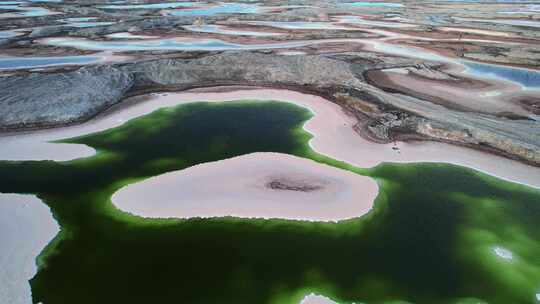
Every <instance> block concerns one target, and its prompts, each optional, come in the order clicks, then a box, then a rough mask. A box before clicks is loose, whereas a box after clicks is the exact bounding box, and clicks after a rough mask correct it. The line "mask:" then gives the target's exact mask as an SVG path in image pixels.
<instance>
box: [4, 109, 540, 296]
mask: <svg viewBox="0 0 540 304" xmlns="http://www.w3.org/2000/svg"><path fill="white" fill-rule="evenodd" d="M310 117H311V113H310V112H309V111H308V110H306V109H304V108H300V107H297V106H294V105H291V104H288V103H280V102H248V101H242V102H227V103H194V104H186V105H181V106H178V107H174V108H167V109H162V110H159V111H156V112H154V113H152V114H149V115H147V116H143V117H141V118H138V119H134V120H132V121H130V122H128V123H126V124H124V125H123V126H120V127H117V128H114V129H111V130H107V131H104V132H101V133H97V134H91V135H88V136H83V137H80V138H75V139H70V140H66V141H67V142H73V143H84V144H87V145H89V146H92V147H94V148H96V150H98V151H99V153H98V154H97V155H96V156H94V157H89V158H84V159H79V160H75V161H70V162H53V161H33V162H0V192H10V193H32V194H37V195H38V196H39V198H40V199H42V200H43V201H44V202H45V203H46V204H47V205H49V206H50V208H51V210H52V212H53V214H54V216H55V218H56V220H57V221H58V223H59V224H60V225H61V227H62V231H61V233H60V234H59V235H58V236H57V237H56V239H55V240H54V241H53V242H52V243H50V244H49V246H48V247H47V248H46V249H45V250H44V252H43V253H42V254H41V256H40V257H39V261H38V262H39V271H38V274H37V275H36V277H35V278H34V279H32V280H31V287H32V296H33V300H34V302H35V303H38V302H43V303H47V304H57V303H69V304H73V303H78V304H83V303H89V304H90V303H92V304H95V303H131V304H133V303H205V304H206V303H234V304H240V303H250V304H253V303H260V304H274V303H299V302H300V300H301V299H302V298H303V297H304V295H306V294H307V293H310V292H316V293H319V294H322V295H324V296H328V297H330V298H332V299H334V300H336V301H338V302H339V303H352V302H356V303H398V301H406V302H408V303H484V302H486V303H492V304H497V303H501V304H508V303H513V304H520V303H537V302H536V301H537V300H536V294H538V293H540V241H539V240H540V225H539V219H540V191H537V190H534V189H531V188H528V187H525V186H521V185H517V184H513V183H508V182H505V181H502V180H499V179H496V178H493V177H490V176H487V175H484V174H481V173H478V172H476V171H473V170H470V169H466V168H461V167H457V166H452V165H446V164H407V165H405V164H383V165H380V166H378V167H376V168H373V169H360V168H355V167H352V166H349V165H347V164H345V163H342V162H338V161H335V160H332V159H330V158H327V157H324V156H321V155H319V154H317V153H315V152H313V151H312V150H311V149H310V148H309V146H308V144H307V142H308V140H309V139H310V138H311V136H310V135H309V134H308V133H306V132H305V131H304V130H303V129H302V125H303V124H304V122H305V121H306V120H308V119H309V118H310ZM251 152H281V153H288V154H294V155H297V156H301V157H306V158H311V159H314V160H316V161H319V162H322V163H327V164H330V165H333V166H336V167H340V168H343V169H347V170H351V171H354V172H356V173H358V174H362V175H367V176H370V177H372V178H374V179H376V180H377V181H378V183H379V186H380V194H379V196H378V198H377V200H376V202H375V206H374V208H373V210H372V211H371V212H370V213H369V214H367V215H365V216H363V217H361V218H358V219H354V220H347V221H342V222H339V223H313V222H302V221H286V220H262V219H261V220H253V219H237V218H213V219H189V220H180V219H143V218H140V217H137V216H133V215H130V214H127V213H124V212H121V211H119V210H117V209H115V208H114V206H112V204H111V202H110V197H111V195H112V194H113V193H114V192H115V191H117V190H118V189H119V188H121V187H122V186H124V185H126V184H129V183H133V182H137V181H140V180H143V179H145V178H148V177H151V176H155V175H159V174H162V173H164V172H168V171H173V170H179V169H183V168H186V167H189V166H192V165H194V164H198V163H203V162H209V161H216V160H220V159H225V158H229V157H233V156H238V155H242V154H247V153H251ZM179 186H181V185H179ZM201 187H204V185H201ZM148 204H152V202H148ZM496 252H503V253H505V254H506V255H508V254H509V253H510V254H511V255H512V259H509V258H508V257H507V258H503V257H501V256H499V255H497V254H496ZM399 303H403V302H399Z"/></svg>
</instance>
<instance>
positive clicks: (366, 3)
mask: <svg viewBox="0 0 540 304" xmlns="http://www.w3.org/2000/svg"><path fill="white" fill-rule="evenodd" d="M341 4H342V5H347V6H355V7H403V4H401V3H397V2H377V1H357V2H344V3H341Z"/></svg>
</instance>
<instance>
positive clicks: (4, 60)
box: [0, 56, 102, 70]
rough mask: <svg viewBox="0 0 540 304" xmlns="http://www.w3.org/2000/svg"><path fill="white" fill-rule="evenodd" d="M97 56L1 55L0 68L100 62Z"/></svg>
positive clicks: (12, 68) (29, 67) (9, 68)
mask: <svg viewBox="0 0 540 304" xmlns="http://www.w3.org/2000/svg"><path fill="white" fill-rule="evenodd" d="M101 59H102V57H97V56H64V57H0V70H16V69H31V68H42V67H49V66H61V65H83V64H88V63H93V62H98V61H100V60H101Z"/></svg>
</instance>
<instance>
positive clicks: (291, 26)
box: [248, 21, 358, 30]
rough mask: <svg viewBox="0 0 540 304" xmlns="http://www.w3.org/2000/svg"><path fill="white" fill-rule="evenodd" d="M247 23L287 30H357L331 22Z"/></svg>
mask: <svg viewBox="0 0 540 304" xmlns="http://www.w3.org/2000/svg"><path fill="white" fill-rule="evenodd" d="M248 24H253V25H262V26H270V27H275V28H281V29H288V30H358V29H356V28H351V27H346V26H340V25H335V24H333V23H332V22H301V21H292V22H285V21H281V22H277V21H251V22H248Z"/></svg>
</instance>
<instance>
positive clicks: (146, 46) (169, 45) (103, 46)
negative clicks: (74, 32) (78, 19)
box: [42, 38, 310, 51]
mask: <svg viewBox="0 0 540 304" xmlns="http://www.w3.org/2000/svg"><path fill="white" fill-rule="evenodd" d="M42 43H44V44H48V45H54V46H62V47H74V48H79V49H85V50H109V51H144V50H184V51H194V50H208V51H216V50H257V49H280V48H289V47H300V46H305V45H309V44H310V42H309V41H297V42H296V41H293V42H281V43H264V44H239V43H232V42H227V41H223V40H220V39H190V38H170V39H157V40H150V39H148V40H144V41H131V40H128V41H96V40H89V39H83V38H50V39H44V40H42Z"/></svg>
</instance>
